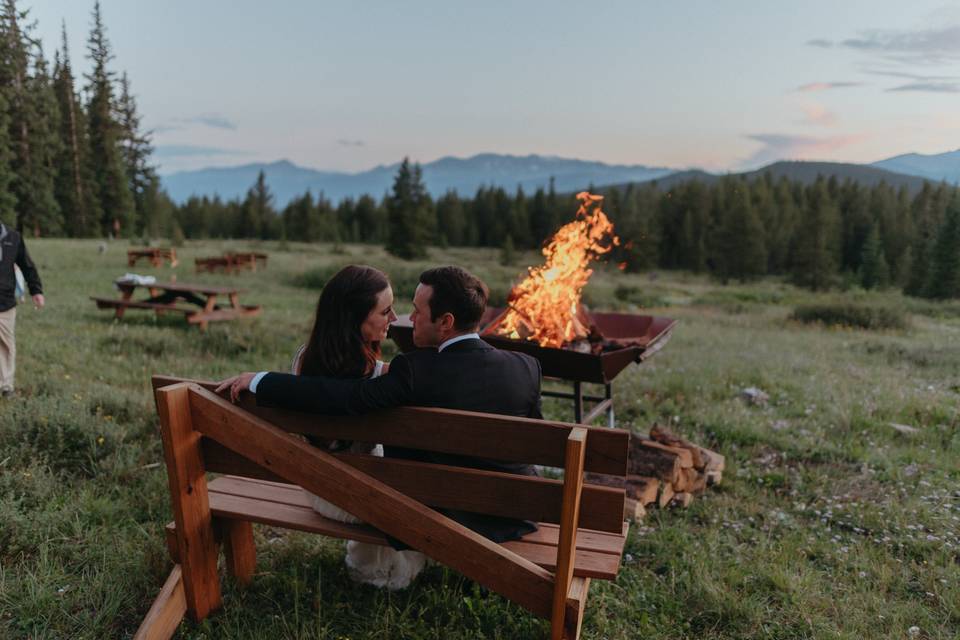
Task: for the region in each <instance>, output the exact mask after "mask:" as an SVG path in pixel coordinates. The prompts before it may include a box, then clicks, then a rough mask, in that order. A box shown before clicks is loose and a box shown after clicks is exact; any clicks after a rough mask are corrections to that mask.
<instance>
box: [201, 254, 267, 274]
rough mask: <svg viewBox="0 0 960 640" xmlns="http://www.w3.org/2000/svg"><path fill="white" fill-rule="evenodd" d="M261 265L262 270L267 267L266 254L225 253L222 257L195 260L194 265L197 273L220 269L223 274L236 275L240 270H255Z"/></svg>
mask: <svg viewBox="0 0 960 640" xmlns="http://www.w3.org/2000/svg"><path fill="white" fill-rule="evenodd" d="M260 263H263V268H266V266H267V254H265V253H257V252H253V251H248V252H235V251H234V252H227V253H224V254H223V255H222V256H211V257H208V258H195V259H194V265H195V267H196V270H197V272H201V271H211V272H212V271H216V270H217V269H222V270H223V271H224V272H225V273H238V272H239V271H240V270H241V269H249V270H251V271H256V270H257V265H258V264H260Z"/></svg>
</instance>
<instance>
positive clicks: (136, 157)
mask: <svg viewBox="0 0 960 640" xmlns="http://www.w3.org/2000/svg"><path fill="white" fill-rule="evenodd" d="M116 113H117V119H118V125H119V131H120V136H119V144H120V149H121V152H122V156H123V164H124V168H125V169H126V174H127V187H128V188H129V190H130V194H131V195H132V196H133V203H134V212H135V213H134V217H135V221H134V224H135V227H136V230H137V232H138V233H143V232H146V231H147V230H148V229H150V228H151V227H156V223H155V221H153V220H152V219H151V218H152V217H153V215H154V214H155V213H156V208H157V202H156V201H155V200H154V199H153V198H154V197H155V195H156V193H157V191H156V189H154V188H151V185H152V184H153V183H154V182H156V181H157V174H156V169H155V168H154V167H153V166H152V165H151V164H150V155H151V154H152V153H153V147H152V145H151V144H150V134H149V133H148V132H144V131H142V130H141V128H140V114H139V113H137V101H136V99H135V98H134V97H133V94H132V93H130V80H129V79H128V78H127V74H126V72H124V73H123V75H121V76H120V98H119V100H118V101H117V106H116Z"/></svg>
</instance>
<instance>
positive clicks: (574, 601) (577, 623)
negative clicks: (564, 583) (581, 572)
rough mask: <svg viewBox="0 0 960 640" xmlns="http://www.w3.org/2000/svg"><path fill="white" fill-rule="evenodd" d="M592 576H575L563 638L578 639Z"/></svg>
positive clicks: (571, 586)
mask: <svg viewBox="0 0 960 640" xmlns="http://www.w3.org/2000/svg"><path fill="white" fill-rule="evenodd" d="M589 588H590V578H576V577H575V578H574V579H573V580H572V581H571V583H570V592H569V593H568V594H567V615H566V617H565V619H564V624H563V640H578V638H580V628H581V627H582V626H583V612H584V610H585V609H586V607H587V590H588V589H589Z"/></svg>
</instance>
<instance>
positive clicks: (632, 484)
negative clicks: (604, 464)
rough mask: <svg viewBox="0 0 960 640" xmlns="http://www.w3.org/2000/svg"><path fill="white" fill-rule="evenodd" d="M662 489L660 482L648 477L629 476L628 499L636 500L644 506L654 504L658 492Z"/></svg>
mask: <svg viewBox="0 0 960 640" xmlns="http://www.w3.org/2000/svg"><path fill="white" fill-rule="evenodd" d="M659 489H660V481H659V480H657V479H656V478H650V477H648V476H636V475H629V476H627V486H626V490H627V497H628V498H630V499H632V500H636V501H637V502H639V503H640V504H642V505H643V506H647V505H648V504H653V503H654V502H656V501H657V491H658V490H659Z"/></svg>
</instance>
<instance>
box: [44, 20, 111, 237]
mask: <svg viewBox="0 0 960 640" xmlns="http://www.w3.org/2000/svg"><path fill="white" fill-rule="evenodd" d="M61 38H62V44H61V47H62V48H61V50H60V51H58V52H57V53H56V55H55V60H56V62H55V64H54V70H53V89H54V93H55V94H56V99H57V104H58V105H59V109H58V113H59V115H60V122H59V136H60V141H61V144H60V153H59V155H58V157H57V158H56V166H57V175H56V178H55V181H54V193H55V195H56V198H57V202H58V203H59V204H60V209H61V212H62V218H63V226H64V231H65V233H66V235H68V236H74V237H92V236H97V235H100V217H101V216H100V208H99V206H98V204H97V201H96V195H95V189H94V181H93V173H92V169H91V167H90V145H89V139H88V137H87V125H86V117H85V115H84V113H83V108H82V107H81V105H80V99H79V98H78V97H77V91H76V88H75V87H74V77H73V68H72V66H71V64H70V52H69V50H68V48H67V27H66V24H64V25H63V27H62V32H61Z"/></svg>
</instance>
